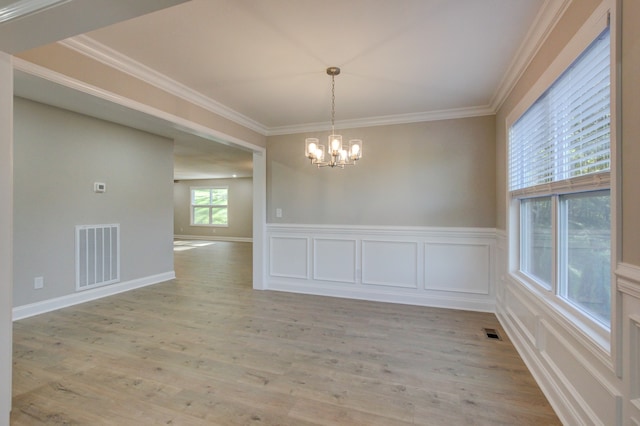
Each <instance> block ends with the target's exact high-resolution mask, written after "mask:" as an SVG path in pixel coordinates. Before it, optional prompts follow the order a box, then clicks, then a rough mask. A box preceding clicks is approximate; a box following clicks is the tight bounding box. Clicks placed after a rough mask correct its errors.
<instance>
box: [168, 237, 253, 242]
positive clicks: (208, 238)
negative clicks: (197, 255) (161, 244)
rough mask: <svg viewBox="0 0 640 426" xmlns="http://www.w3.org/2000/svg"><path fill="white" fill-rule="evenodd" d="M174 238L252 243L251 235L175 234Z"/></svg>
mask: <svg viewBox="0 0 640 426" xmlns="http://www.w3.org/2000/svg"><path fill="white" fill-rule="evenodd" d="M173 239H174V240H199V241H234V242H239V243H252V242H253V238H249V237H218V236H214V235H174V236H173Z"/></svg>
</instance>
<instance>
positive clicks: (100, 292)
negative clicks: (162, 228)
mask: <svg viewBox="0 0 640 426" xmlns="http://www.w3.org/2000/svg"><path fill="white" fill-rule="evenodd" d="M175 277H176V273H175V271H169V272H165V273H162V274H157V275H150V276H148V277H143V278H138V279H135V280H130V281H125V282H121V283H117V284H111V285H106V286H103V287H97V288H94V289H91V290H85V291H79V292H76V293H71V294H68V295H66V296H60V297H56V298H54V299H48V300H43V301H41V302H35V303H30V304H28V305H22V306H16V307H15V308H13V320H14V321H18V320H21V319H25V318H29V317H32V316H35V315H40V314H44V313H46V312H51V311H56V310H58V309H62V308H66V307H68V306H73V305H78V304H80V303H84V302H89V301H91V300H96V299H101V298H103V297H107V296H112V295H114V294H118V293H123V292H125V291H129V290H134V289H137V288H141V287H146V286H149V285H153V284H158V283H161V282H165V281H169V280H172V279H175Z"/></svg>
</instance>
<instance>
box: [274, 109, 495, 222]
mask: <svg viewBox="0 0 640 426" xmlns="http://www.w3.org/2000/svg"><path fill="white" fill-rule="evenodd" d="M494 125H495V119H494V117H493V116H484V117H474V118H464V119H456V120H441V121H430V122H423V123H412V124H402V125H392V126H379V127H369V128H361V129H350V130H344V131H341V134H342V135H343V138H344V139H345V140H347V139H350V138H360V139H363V140H364V150H363V159H362V160H360V161H359V162H358V164H357V165H355V166H352V167H348V168H345V169H344V170H339V169H335V170H332V169H329V168H323V169H317V168H316V167H315V166H311V165H310V164H309V160H308V159H306V158H305V157H304V139H305V137H309V136H311V135H310V134H297V135H286V136H273V137H269V138H268V140H267V209H268V212H267V222H270V223H293V224H341V225H342V224H344V225H350V224H353V225H397V226H448V227H494V226H495V144H494V143H495V127H494ZM315 135H321V137H322V139H324V140H326V137H327V135H328V132H324V133H318V134H314V136H315ZM277 208H280V209H282V213H283V215H282V218H277V217H276V215H275V211H276V209H277Z"/></svg>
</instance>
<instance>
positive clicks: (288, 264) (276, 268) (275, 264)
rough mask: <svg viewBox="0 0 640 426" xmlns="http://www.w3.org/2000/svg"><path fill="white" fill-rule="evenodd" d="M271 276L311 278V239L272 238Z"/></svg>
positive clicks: (270, 249)
mask: <svg viewBox="0 0 640 426" xmlns="http://www.w3.org/2000/svg"><path fill="white" fill-rule="evenodd" d="M269 242H270V247H269V252H270V253H272V256H270V257H269V259H270V262H269V274H270V275H272V276H275V277H287V278H302V279H307V278H309V239H308V238H306V237H287V236H272V237H271V239H270V241H269Z"/></svg>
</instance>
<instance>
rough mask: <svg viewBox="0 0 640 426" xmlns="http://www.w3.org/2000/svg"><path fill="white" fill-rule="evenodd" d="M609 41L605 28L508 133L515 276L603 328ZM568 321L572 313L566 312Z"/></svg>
mask: <svg viewBox="0 0 640 426" xmlns="http://www.w3.org/2000/svg"><path fill="white" fill-rule="evenodd" d="M610 50H611V47H610V36H609V29H608V28H607V29H605V30H604V31H603V32H602V33H601V34H600V35H599V36H598V37H597V38H596V39H595V41H593V43H591V45H590V46H589V47H587V49H586V50H585V51H584V52H583V53H582V54H581V55H580V56H579V57H578V58H577V59H576V60H575V61H574V62H573V64H571V66H569V68H568V69H566V71H564V73H563V74H562V75H560V77H559V78H558V79H557V80H556V81H555V82H554V83H553V84H552V85H551V86H550V87H549V88H548V89H547V90H546V91H545V92H544V93H543V94H542V95H541V96H540V97H539V98H538V99H537V100H536V101H535V102H534V103H533V104H532V105H531V106H530V107H529V108H528V109H527V110H526V111H525V112H524V114H522V115H521V116H520V117H519V118H518V119H517V120H516V121H515V122H513V124H512V125H511V126H510V128H509V160H508V161H509V193H510V198H511V200H512V202H511V206H512V209H514V213H516V212H517V214H515V216H512V217H514V218H517V219H518V222H519V229H518V231H519V232H518V240H519V244H518V247H519V256H518V259H517V262H516V263H517V268H518V271H517V275H518V276H519V277H521V278H522V279H523V280H524V281H527V282H532V283H535V284H534V285H535V286H537V288H538V289H539V290H540V292H541V293H542V294H543V295H544V297H546V298H548V299H550V300H551V301H553V302H554V304H555V306H561V307H563V308H566V311H570V312H572V313H574V312H576V313H577V314H578V316H580V317H581V318H583V319H585V320H586V323H589V324H596V327H601V328H602V327H604V328H605V329H609V328H610V323H611V319H610V317H611V300H610V294H611V278H610V275H611V208H610V189H609V173H610V172H609V171H610V167H611V164H610V157H611V153H610V151H611V149H610V143H611V132H610V122H611V118H610V116H611V112H610V103H611V101H610V99H611V91H610V84H611V83H610V80H611V78H610V68H611V65H610ZM571 316H572V317H573V316H574V315H571Z"/></svg>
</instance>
